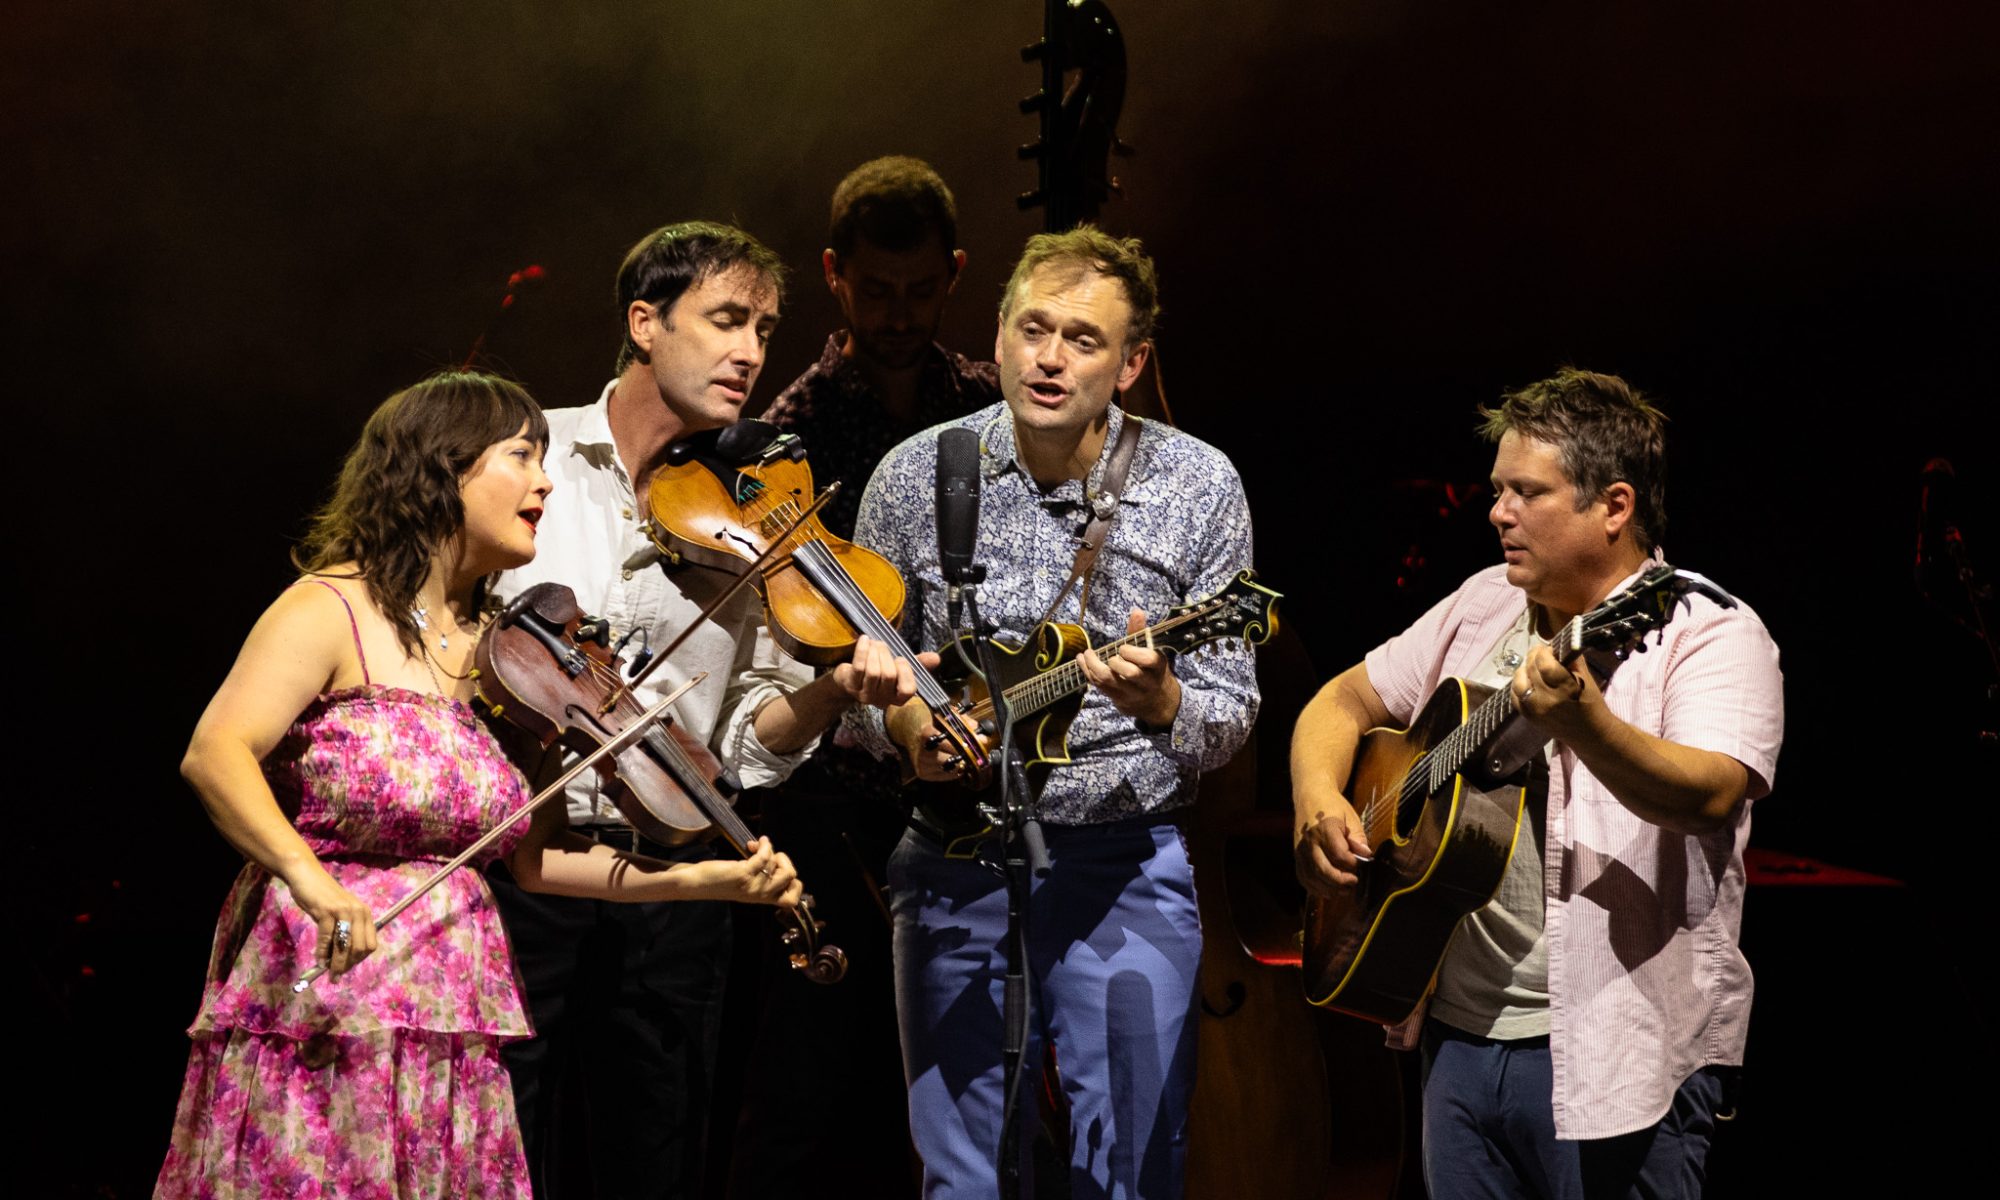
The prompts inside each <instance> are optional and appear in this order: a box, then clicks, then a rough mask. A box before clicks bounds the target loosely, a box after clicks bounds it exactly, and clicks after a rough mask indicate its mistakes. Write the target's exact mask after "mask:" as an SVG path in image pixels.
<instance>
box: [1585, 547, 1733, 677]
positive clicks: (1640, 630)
mask: <svg viewBox="0 0 2000 1200" xmlns="http://www.w3.org/2000/svg"><path fill="white" fill-rule="evenodd" d="M1689 592H1700V593H1701V594H1702V595H1704V596H1707V597H1708V598H1709V599H1711V600H1713V601H1715V602H1716V603H1717V604H1720V605H1721V606H1722V607H1724V608H1735V607H1736V597H1734V596H1732V595H1730V594H1729V593H1728V592H1726V591H1723V590H1722V589H1721V588H1720V587H1718V586H1716V585H1715V584H1714V583H1713V582H1711V581H1710V580H1708V579H1707V578H1705V577H1704V576H1701V575H1697V574H1696V573H1695V572H1693V571H1683V570H1681V569H1680V568H1679V567H1676V566H1672V565H1670V564H1666V563H1662V564H1661V565H1659V566H1657V567H1654V568H1652V569H1651V570H1649V571H1647V572H1646V573H1645V574H1643V575H1641V576H1639V578H1637V579H1635V580H1633V581H1632V583H1631V585H1630V586H1629V587H1626V588H1625V589H1624V590H1623V591H1620V592H1617V593H1615V594H1614V595H1612V596H1610V597H1608V598H1607V599H1606V600H1605V601H1604V603H1602V604H1600V605H1598V606H1597V607H1596V608H1593V609H1591V610H1590V611H1589V612H1587V613H1584V614H1583V615H1582V616H1580V617H1578V618H1577V619H1576V620H1575V621H1573V622H1571V623H1570V627H1569V629H1568V630H1566V631H1565V636H1564V639H1563V640H1564V642H1565V649H1564V653H1563V654H1561V655H1560V657H1561V658H1563V659H1565V660H1568V659H1570V658H1573V657H1575V656H1576V655H1578V654H1581V653H1582V652H1583V651H1585V650H1603V651H1608V652H1610V653H1612V654H1616V655H1617V656H1618V657H1620V658H1624V657H1625V656H1626V655H1628V654H1630V653H1632V651H1634V650H1643V649H1645V637H1646V635H1647V634H1649V633H1651V632H1653V631H1654V630H1657V629H1664V628H1666V626H1667V624H1668V623H1669V622H1670V621H1672V620H1673V619H1674V611H1675V610H1676V609H1678V608H1680V607H1682V606H1683V605H1685V604H1686V603H1687V597H1688V593H1689Z"/></svg>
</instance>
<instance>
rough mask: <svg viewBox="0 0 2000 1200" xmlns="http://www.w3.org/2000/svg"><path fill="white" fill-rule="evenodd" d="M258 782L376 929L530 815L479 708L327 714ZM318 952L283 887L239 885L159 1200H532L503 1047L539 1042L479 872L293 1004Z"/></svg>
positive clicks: (425, 902)
mask: <svg viewBox="0 0 2000 1200" xmlns="http://www.w3.org/2000/svg"><path fill="white" fill-rule="evenodd" d="M364 670H365V668H364ZM264 769H265V775H266V776H267V778H269V780H270V781H271V786H272V790H273V791H274V792H275V793H276V794H277V796H278V800H279V803H280V804H281V805H283V806H284V807H285V809H286V811H287V812H291V813H293V814H294V818H293V823H294V824H295V825H296V826H297V828H298V830H299V832H300V833H301V834H303V835H305V840H306V843H307V844H308V845H309V846H311V847H312V849H313V852H314V853H316V854H318V855H319V856H320V858H321V860H322V861H323V862H324V863H325V865H326V869H327V870H328V871H329V872H330V873H331V874H332V875H333V877H334V878H335V879H337V880H339V881H340V884H341V886H343V887H345V888H347V889H348V890H349V891H351V892H353V893H354V894H355V895H357V896H359V897H360V898H361V899H363V900H365V901H366V902H367V903H368V905H369V907H370V908H371V909H372V910H373V911H374V912H376V913H378V914H379V913H381V912H383V911H385V910H387V909H388V908H389V907H390V906H391V905H392V904H394V903H395V902H396V901H397V900H399V899H401V898H402V896H403V895H404V894H405V893H406V892H408V891H409V890H411V889H412V888H414V887H415V886H416V885H417V884H419V883H421V882H422V881H423V880H424V879H426V878H428V877H429V876H430V874H431V873H432V872H433V871H435V870H436V869H437V866H438V865H439V864H440V863H442V862H444V861H446V860H448V859H449V858H451V857H452V856H453V855H455V854H456V853H458V852H459V851H460V850H462V849H464V848H465V847H466V846H468V845H470V844H471V843H472V842H473V841H474V840H475V839H477V838H478V837H479V835H480V834H482V833H483V832H485V831H486V830H487V829H488V828H490V827H491V826H493V825H494V824H496V823H497V822H498V821H499V820H500V819H501V818H503V817H505V816H506V815H508V814H509V813H511V812H513V811H514V810H516V809H517V808H519V807H520V806H521V804H523V803H524V802H525V801H526V800H527V798H528V797H527V790H526V787H525V785H524V784H523V782H522V779H521V776H520V774H519V773H518V772H516V771H515V770H514V768H513V767H512V766H511V765H509V764H508V762H507V759H506V757H505V756H504V755H503V754H502V753H501V750H500V747H499V745H498V744H497V743H495V742H494V740H493V738H492V736H491V735H490V734H489V733H488V732H487V731H486V729H485V728H484V727H483V726H482V725H481V724H480V723H479V721H478V719H477V718H476V717H474V715H473V713H472V711H471V709H469V708H467V707H466V706H465V705H464V704H461V703H459V702H458V701H456V700H451V699H447V698H444V697H440V696H431V695H425V694H423V693H419V692H411V691H405V690H403V689H400V688H391V687H379V686H363V687H357V688H348V689H345V690H342V691H339V692H334V693H330V694H328V695H325V696H322V697H320V698H319V699H318V700H316V701H314V702H313V704H312V705H311V706H310V707H308V708H307V709H306V711H305V712H303V713H301V714H300V715H299V719H298V722H297V723H296V724H295V725H293V727H292V729H291V731H290V732H289V733H288V734H287V735H286V737H285V739H284V740H283V742H281V743H280V745H279V746H278V748H277V750H276V751H274V752H273V753H272V755H271V757H270V758H269V759H268V760H267V761H266V763H265V768H264ZM527 826H528V822H527V821H526V820H523V821H522V822H521V823H520V825H519V826H517V827H516V828H515V829H513V830H510V831H509V836H508V837H506V838H504V839H502V840H501V841H500V843H498V844H497V845H496V846H495V847H494V848H493V850H492V851H491V854H492V855H494V856H497V855H501V854H504V853H506V852H507V851H508V850H511V849H512V848H513V846H514V844H515V843H516V842H517V841H518V840H519V839H520V837H521V835H522V834H524V833H525V832H526V830H527ZM481 861H484V860H481ZM317 941H318V931H317V929H316V928H315V927H314V925H313V923H312V922H311V921H310V920H309V919H308V918H307V917H306V915H305V913H304V912H303V911H301V910H300V909H299V907H298V906H297V905H296V904H294V903H293V901H292V898H291V894H290V892H289V891H288V890H287V888H286V887H285V885H284V883H283V882H281V881H279V880H277V879H274V878H273V877H272V876H271V875H270V874H269V873H268V872H266V871H264V870H263V869H262V868H260V867H257V866H255V865H252V866H247V867H245V868H244V870H243V873H242V874H241V875H240V876H238V877H237V880H236V885H235V887H234V888H233V889H232V890H231V891H230V894H229V899H228V901H227V902H226V903H225V904H224V905H223V910H222V919H221V921H220V923H219V924H218V925H217V927H216V932H215V950H214V954H213V956H212V957H211V959H210V961H209V967H208V983H207V985H206V987H205V989H204V991H203V995H202V1004H201V1011H200V1013H199V1014H197V1015H196V1017H195V1021H194V1025H193V1026H192V1027H191V1028H190V1029H189V1030H188V1035H189V1037H191V1038H192V1039H193V1041H194V1047H193V1052H192V1053H191V1054H190V1055H189V1056H188V1067H187V1078H186V1080H185V1082H184V1084H183V1086H182V1089H181V1099H180V1107H179V1111H178V1113H177V1114H176V1117H175V1120H174V1131H173V1141H172V1145H171V1146H170V1147H169V1149H168V1151H167V1161H166V1165H165V1166H164V1167H162V1168H161V1170H160V1179H159V1183H158V1185H157V1188H156V1190H155V1192H154V1195H155V1196H156V1197H164V1198H168V1200H178V1198H180V1197H204V1198H206V1197H216V1198H235V1197H244V1198H249V1197H266V1196H288V1197H308V1198H310V1197H334V1196H339V1197H370V1198H373V1197H396V1198H405V1197H444V1196H450V1197H527V1196H528V1194H529V1186H528V1172H527V1163H526V1159H525V1157H524V1155H523V1153H522V1149H521V1136H520V1129H519V1126H518V1124H517V1123H516V1121H515V1118H514V1099H513V1092H512V1090H511V1088H510V1087H509V1085H508V1080H507V1070H506V1066H505V1064H504V1063H503V1062H502V1061H501V1056H500V1046H501V1044H502V1043H503V1042H506V1041H509V1040H512V1039H516V1038H523V1037H527V1036H529V1035H530V1033H531V1032H532V1030H531V1029H530V1027H529V1023H528V1019H527V1016H526V1014H525V1013H524V1012H523V1010H522V1007H521V998H520V988H519V981H518V977H517V975H516V973H515V970H514V959H513V955H512V953H511V951H510V950H509V948H508V944H507V935H506V931H505V930H504V929H503V928H502V927H501V924H500V914H499V912H498V910H496V909H495V907H494V904H493V896H492V894H491V893H490V892H489V891H487V888H486V881H485V880H484V879H483V878H482V877H481V876H480V874H479V872H478V870H477V869H476V864H475V865H474V866H467V867H463V868H460V869H459V870H457V871H454V872H453V873H452V874H451V875H450V877H448V878H447V879H446V880H445V881H444V882H443V883H441V884H439V885H438V886H437V887H436V888H433V889H432V890H431V891H430V892H429V893H428V894H426V895H425V896H424V898H423V899H421V900H419V901H418V902H417V903H415V904H413V905H411V906H410V908H409V909H407V910H406V911H405V912H404V913H403V914H402V915H401V916H399V917H397V918H396V919H395V920H394V921H392V922H390V923H389V925H388V926H387V927H386V928H384V929H383V931H382V935H381V944H380V946H379V948H378V949H377V950H376V951H375V953H374V954H372V955H371V956H369V957H368V958H367V959H365V960H364V961H363V962H362V963H361V964H360V965H359V966H357V967H355V968H354V969H353V970H351V971H349V972H347V973H346V974H344V975H342V976H340V977H338V978H334V977H331V976H323V977H321V978H320V979H319V981H318V982H316V983H315V984H314V985H313V986H312V987H311V988H310V989H308V990H307V991H306V992H304V993H303V994H300V995H294V994H293V993H292V990H291V985H292V981H293V980H295V979H297V978H298V977H299V975H300V974H301V973H303V972H304V971H305V970H306V969H308V968H309V967H311V966H312V964H313V955H314V949H315V946H316V944H317Z"/></svg>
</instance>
